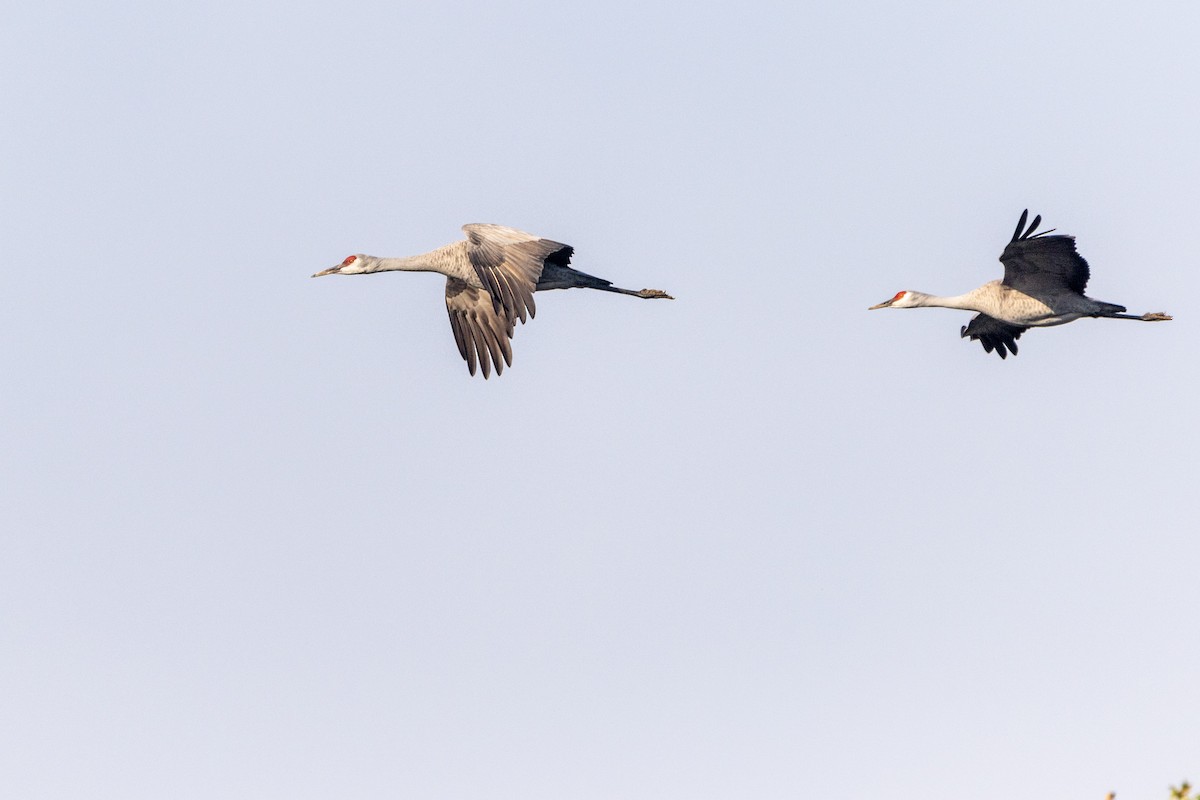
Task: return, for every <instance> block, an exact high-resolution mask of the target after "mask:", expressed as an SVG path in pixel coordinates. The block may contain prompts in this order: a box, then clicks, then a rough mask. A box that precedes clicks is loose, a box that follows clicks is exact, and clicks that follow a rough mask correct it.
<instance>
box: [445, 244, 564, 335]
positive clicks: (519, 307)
mask: <svg viewBox="0 0 1200 800" xmlns="http://www.w3.org/2000/svg"><path fill="white" fill-rule="evenodd" d="M463 231H464V232H465V233H466V234H467V241H468V243H469V245H468V247H467V257H468V258H469V259H470V261H471V266H472V267H473V268H474V270H475V274H476V275H478V276H479V282H480V283H482V284H483V286H484V288H485V289H487V292H488V294H489V295H491V300H492V304H493V306H494V307H495V311H496V313H497V314H501V313H503V314H504V315H505V316H511V317H513V318H516V317H520V319H521V322H525V320H526V318H527V317H532V316H534V314H536V313H537V307H536V306H535V305H534V302H533V293H534V291H536V290H537V283H538V278H539V277H540V276H541V274H542V266H543V265H544V264H545V263H546V260H547V259H548V258H551V257H553V258H554V260H555V262H556V263H557V262H562V263H563V264H566V263H567V262H569V261H570V259H571V253H572V252H573V251H572V248H571V247H570V245H565V244H563V243H562V242H554V241H551V240H549V239H542V238H541V237H538V236H534V235H533V234H531V233H526V232H525V231H519V230H517V229H516V228H506V227H504V226H503V225H487V224H474V225H464V226H463Z"/></svg>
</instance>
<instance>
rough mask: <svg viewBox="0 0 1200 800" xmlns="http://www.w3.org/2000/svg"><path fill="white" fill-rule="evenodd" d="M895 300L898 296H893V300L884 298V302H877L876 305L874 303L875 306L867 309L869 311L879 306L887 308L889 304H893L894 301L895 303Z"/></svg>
mask: <svg viewBox="0 0 1200 800" xmlns="http://www.w3.org/2000/svg"><path fill="white" fill-rule="evenodd" d="M895 300H896V298H894V297H893V298H892V299H891V300H884V301H883V302H882V303H876V304H875V305H873V306H871V307H870V308H868V309H867V311H874V310H875V309H877V308H887V307H888V306H890V305H891V304H892V303H893V302H894V301H895Z"/></svg>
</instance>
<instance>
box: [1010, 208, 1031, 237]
mask: <svg viewBox="0 0 1200 800" xmlns="http://www.w3.org/2000/svg"><path fill="white" fill-rule="evenodd" d="M1027 219H1029V209H1028V208H1027V209H1025V210H1024V211H1022V212H1021V218H1020V219H1019V220H1017V229H1016V230H1015V231H1013V235H1012V238H1011V239H1009V243H1012V242H1015V241H1017V240H1018V239H1020V238H1021V231H1023V230H1025V220H1027Z"/></svg>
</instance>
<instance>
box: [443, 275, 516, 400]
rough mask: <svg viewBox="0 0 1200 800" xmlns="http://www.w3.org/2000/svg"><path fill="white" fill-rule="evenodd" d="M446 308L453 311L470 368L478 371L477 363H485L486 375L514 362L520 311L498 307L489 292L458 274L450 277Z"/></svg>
mask: <svg viewBox="0 0 1200 800" xmlns="http://www.w3.org/2000/svg"><path fill="white" fill-rule="evenodd" d="M446 311H448V312H449V313H450V329H451V330H452V331H454V341H455V342H456V343H457V344H458V352H459V353H461V354H462V357H463V358H465V359H466V360H467V369H469V370H470V371H471V374H472V375H474V374H475V365H476V363H478V364H479V365H480V366H482V367H483V377H484V378H487V377H488V376H489V375H491V372H492V365H493V364H494V365H495V367H496V374H497V375H499V374H501V373H502V372H504V365H505V364H507V365H508V366H510V367H511V366H512V345H510V344H509V339H511V338H512V335H513V327H514V326H515V324H516V315H515V314H512V313H509V312H507V311H505V310H504V309H503V308H502V309H499V310H497V309H496V307H495V305H494V304H493V303H492V299H491V298H490V297H489V296H488V293H487V292H485V291H483V290H482V289H476V288H475V287H473V286H468V285H467V284H466V283H465V282H464V281H460V280H459V279H458V278H447V279H446Z"/></svg>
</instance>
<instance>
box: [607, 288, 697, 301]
mask: <svg viewBox="0 0 1200 800" xmlns="http://www.w3.org/2000/svg"><path fill="white" fill-rule="evenodd" d="M588 288H589V289H599V290H600V291H602V292H618V293H619V294H627V295H629V296H630V297H642V298H645V299H646V300H658V299H662V300H674V299H675V298H674V297H671V295H669V294H667V293H666V292H664V291H663V290H662V289H642V290H641V291H638V292H635V291H634V290H633V289H622V288H620V287H619V286H589V287H588Z"/></svg>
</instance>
